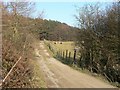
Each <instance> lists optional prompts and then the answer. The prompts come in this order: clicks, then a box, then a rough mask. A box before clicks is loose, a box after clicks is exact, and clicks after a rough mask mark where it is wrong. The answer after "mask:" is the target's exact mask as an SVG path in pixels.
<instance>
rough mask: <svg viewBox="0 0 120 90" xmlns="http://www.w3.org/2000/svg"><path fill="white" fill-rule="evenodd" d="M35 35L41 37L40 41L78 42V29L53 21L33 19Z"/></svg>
mask: <svg viewBox="0 0 120 90" xmlns="http://www.w3.org/2000/svg"><path fill="white" fill-rule="evenodd" d="M32 21H33V24H34V29H32V32H33V33H36V35H39V38H40V40H43V39H47V40H53V41H76V33H77V32H78V30H79V29H78V28H76V27H72V26H69V25H67V24H65V23H61V22H58V21H53V20H46V19H39V18H36V19H33V20H32Z"/></svg>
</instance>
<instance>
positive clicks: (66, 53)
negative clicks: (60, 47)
mask: <svg viewBox="0 0 120 90" xmlns="http://www.w3.org/2000/svg"><path fill="white" fill-rule="evenodd" d="M67 56H68V50H66V60H67Z"/></svg>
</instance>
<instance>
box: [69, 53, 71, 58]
mask: <svg viewBox="0 0 120 90" xmlns="http://www.w3.org/2000/svg"><path fill="white" fill-rule="evenodd" d="M70 58H71V52H69V60H70Z"/></svg>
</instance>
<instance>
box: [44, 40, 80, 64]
mask: <svg viewBox="0 0 120 90" xmlns="http://www.w3.org/2000/svg"><path fill="white" fill-rule="evenodd" d="M44 43H45V44H46V45H47V46H48V48H49V49H50V51H52V53H53V55H54V57H55V58H57V59H59V60H60V61H62V62H63V63H65V64H69V65H72V64H73V63H74V64H76V65H77V64H79V59H80V55H79V54H80V53H79V50H80V49H78V48H77V49H76V46H75V43H74V42H72V41H64V42H62V41H48V40H45V41H44Z"/></svg>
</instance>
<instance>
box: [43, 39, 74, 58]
mask: <svg viewBox="0 0 120 90" xmlns="http://www.w3.org/2000/svg"><path fill="white" fill-rule="evenodd" d="M45 43H46V44H49V45H50V47H51V48H52V49H53V51H54V52H55V53H56V52H59V51H62V52H63V51H64V52H66V50H68V52H71V56H72V57H73V54H74V48H75V43H74V42H72V41H66V42H62V44H61V43H60V42H59V41H47V40H45Z"/></svg>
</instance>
